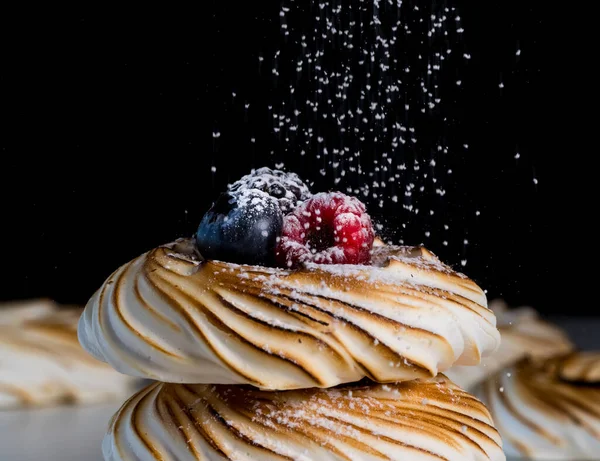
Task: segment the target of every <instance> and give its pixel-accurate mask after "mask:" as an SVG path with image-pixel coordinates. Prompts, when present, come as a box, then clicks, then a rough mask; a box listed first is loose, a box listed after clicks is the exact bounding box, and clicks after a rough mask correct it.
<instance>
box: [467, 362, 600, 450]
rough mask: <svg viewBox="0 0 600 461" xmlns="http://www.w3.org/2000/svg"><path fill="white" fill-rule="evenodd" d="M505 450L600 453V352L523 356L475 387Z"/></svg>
mask: <svg viewBox="0 0 600 461" xmlns="http://www.w3.org/2000/svg"><path fill="white" fill-rule="evenodd" d="M476 393H477V395H478V396H480V397H481V398H482V400H483V401H484V402H485V403H486V404H487V405H488V408H489V409H490V412H491V413H492V416H493V418H494V421H495V423H496V427H497V428H498V430H499V431H500V433H501V435H502V438H503V441H504V448H505V451H506V454H507V456H509V457H511V456H513V457H517V458H521V459H522V458H525V459H539V460H577V461H580V460H597V459H598V456H600V352H585V353H573V354H570V355H567V356H564V357H559V358H552V359H549V360H546V361H542V362H537V361H535V360H531V359H525V360H523V361H521V362H519V363H518V364H516V365H514V366H512V367H510V368H507V369H505V370H503V371H501V372H499V373H497V374H496V375H494V376H492V377H490V378H489V379H488V380H487V381H485V382H484V383H482V384H481V385H480V386H479V387H478V388H476Z"/></svg>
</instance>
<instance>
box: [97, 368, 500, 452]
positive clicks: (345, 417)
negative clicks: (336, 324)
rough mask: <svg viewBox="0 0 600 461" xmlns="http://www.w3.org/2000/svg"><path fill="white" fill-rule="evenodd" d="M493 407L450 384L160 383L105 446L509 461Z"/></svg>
mask: <svg viewBox="0 0 600 461" xmlns="http://www.w3.org/2000/svg"><path fill="white" fill-rule="evenodd" d="M501 443H502V442H501V440H500V437H499V435H498V433H497V432H496V430H495V429H494V427H493V425H492V421H491V419H490V416H489V413H488V411H487V409H486V408H485V407H484V406H483V405H482V404H481V403H480V402H479V401H478V400H477V399H475V398H474V397H472V396H471V395H469V394H467V393H466V392H464V391H462V390H461V389H460V388H458V387H456V386H455V385H453V384H452V383H451V382H450V381H448V380H447V379H446V378H445V377H443V376H441V375H440V376H438V377H437V378H432V379H430V380H415V381H409V382H404V383H400V384H392V385H385V384H383V385H382V384H372V383H365V382H362V383H358V384H354V385H346V386H340V387H337V388H332V389H316V388H313V389H305V390H294V391H282V392H269V391H259V390H256V389H252V388H250V387H246V386H214V385H198V384H191V385H185V384H162V383H157V384H153V385H151V386H149V387H147V388H146V389H144V390H142V391H141V392H139V393H138V394H137V395H135V396H133V397H132V398H131V399H129V400H128V401H127V402H126V403H125V404H124V405H123V407H122V408H121V410H119V412H118V413H117V414H116V415H115V416H114V417H113V419H112V420H111V425H110V428H109V432H108V435H107V436H106V438H105V439H104V443H103V453H104V458H105V459H106V460H107V461H142V460H144V461H149V460H162V459H177V460H180V461H186V460H190V461H192V460H197V459H202V460H206V461H224V460H245V461H253V460H256V461H267V460H273V461H274V460H284V459H289V460H297V461H316V460H319V461H342V460H355V461H367V460H368V461H375V460H384V459H389V460H392V459H393V460H400V459H406V460H411V461H424V460H428V461H433V460H445V461H454V460H456V461H469V460H473V461H474V460H480V461H484V460H497V461H501V460H504V459H505V457H504V454H503V452H502V448H501Z"/></svg>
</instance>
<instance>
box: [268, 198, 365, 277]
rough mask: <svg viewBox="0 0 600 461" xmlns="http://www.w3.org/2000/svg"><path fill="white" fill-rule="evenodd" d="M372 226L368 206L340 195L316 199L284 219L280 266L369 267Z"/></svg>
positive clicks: (278, 257) (306, 202) (277, 253)
mask: <svg viewBox="0 0 600 461" xmlns="http://www.w3.org/2000/svg"><path fill="white" fill-rule="evenodd" d="M373 239H374V232H373V225H372V223H371V218H370V217H369V215H368V214H367V213H366V209H365V205H364V204H363V203H362V202H361V201H360V200H358V199H356V198H354V197H348V196H347V195H344V194H341V193H339V192H333V193H329V194H326V193H321V194H316V195H314V196H313V197H312V198H311V199H309V200H307V201H305V202H304V203H302V204H301V205H300V206H298V207H297V208H296V210H294V212H293V213H291V214H288V215H287V216H285V217H284V218H283V233H282V236H281V239H280V241H279V244H278V245H277V251H276V258H277V263H278V264H279V265H280V266H282V267H299V266H301V265H303V264H305V263H311V262H312V263H317V264H368V263H369V261H370V258H371V255H370V252H371V249H372V248H373Z"/></svg>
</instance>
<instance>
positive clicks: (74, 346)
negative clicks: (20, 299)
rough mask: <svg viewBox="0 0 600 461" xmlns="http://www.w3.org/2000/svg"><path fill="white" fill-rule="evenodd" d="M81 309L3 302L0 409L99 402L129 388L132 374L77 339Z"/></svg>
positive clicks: (0, 343)
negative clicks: (89, 351) (98, 357)
mask: <svg viewBox="0 0 600 461" xmlns="http://www.w3.org/2000/svg"><path fill="white" fill-rule="evenodd" d="M81 312H82V310H81V309H61V308H58V307H57V306H56V305H55V304H54V303H52V302H50V301H33V302H30V303H20V304H17V305H9V306H7V307H6V308H4V307H3V306H0V408H12V407H21V406H34V405H47V404H53V403H59V402H64V401H75V402H97V401H103V400H107V399H115V398H118V397H122V396H124V395H126V394H127V393H128V392H131V390H132V388H131V386H130V384H131V383H132V380H131V378H129V377H127V376H123V375H121V374H119V373H116V372H115V371H113V370H111V369H110V368H109V367H108V366H107V365H106V364H104V363H102V362H98V361H97V360H95V359H93V358H91V357H90V356H89V355H88V354H86V352H85V351H84V350H83V349H82V348H81V346H80V345H79V343H78V342H77V331H76V328H77V321H78V319H79V317H80V315H81Z"/></svg>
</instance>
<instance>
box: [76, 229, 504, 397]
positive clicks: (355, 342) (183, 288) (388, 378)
mask: <svg viewBox="0 0 600 461" xmlns="http://www.w3.org/2000/svg"><path fill="white" fill-rule="evenodd" d="M374 261H375V262H376V263H377V264H378V265H380V266H381V267H379V266H350V265H346V266H311V267H308V268H306V269H305V270H301V271H286V270H281V269H274V268H265V267H258V266H243V265H237V264H230V263H225V262H220V261H201V260H200V259H199V257H198V255H197V254H196V253H195V252H194V250H193V247H192V245H191V242H189V241H185V240H184V241H178V242H176V243H174V244H170V245H165V246H162V247H159V248H156V249H155V250H152V251H151V252H149V253H147V254H145V255H142V256H140V257H139V258H137V259H135V260H133V261H132V262H130V263H128V264H126V265H125V266H123V267H122V268H120V269H119V270H118V271H116V272H115V274H113V275H112V276H111V277H110V278H109V279H108V280H107V281H106V282H105V284H104V286H103V287H102V288H101V289H100V290H99V291H98V292H97V293H96V295H95V296H94V297H93V298H92V299H91V300H90V302H89V303H88V306H87V308H86V313H85V314H84V317H83V319H82V322H81V324H80V338H81V341H82V344H83V345H84V347H86V348H87V349H88V350H89V351H90V352H91V353H93V354H94V355H95V356H96V357H98V358H100V359H102V360H106V361H107V362H109V363H110V364H111V365H113V366H114V367H115V368H117V369H118V370H119V371H121V372H123V373H127V374H132V375H136V376H143V377H147V378H151V379H157V380H161V381H170V382H214V383H222V384H233V383H241V384H252V385H255V386H257V387H260V388H265V389H294V388H304V387H329V386H333V385H337V384H339V383H343V382H351V381H356V380H359V379H361V378H363V377H365V376H367V377H370V378H372V379H374V380H377V381H380V382H395V381H401V380H407V379H414V378H424V377H430V376H435V375H436V374H437V373H438V371H443V370H445V369H447V368H448V367H450V366H451V365H452V364H453V363H455V362H462V363H467V364H469V363H470V364H474V363H478V362H479V360H480V358H481V356H482V355H486V354H489V353H490V352H492V351H493V350H494V349H495V348H496V346H497V345H498V342H499V335H498V331H497V330H496V328H495V318H494V315H493V314H492V312H490V311H489V310H488V309H487V307H486V303H487V301H486V298H485V295H484V294H483V292H482V291H481V289H480V288H479V287H478V286H477V285H476V284H475V283H474V282H472V281H471V280H469V279H468V278H466V277H465V276H463V275H461V274H458V273H456V272H454V271H452V270H451V269H450V268H448V267H447V266H445V265H443V264H442V263H441V262H439V260H438V259H437V258H436V257H435V256H434V255H432V254H431V253H429V252H428V251H427V250H425V249H424V248H410V247H378V250H377V251H376V252H375V256H374Z"/></svg>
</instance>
